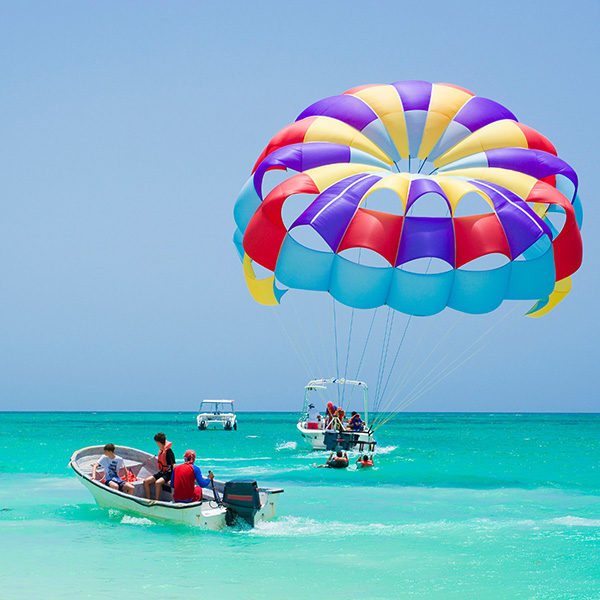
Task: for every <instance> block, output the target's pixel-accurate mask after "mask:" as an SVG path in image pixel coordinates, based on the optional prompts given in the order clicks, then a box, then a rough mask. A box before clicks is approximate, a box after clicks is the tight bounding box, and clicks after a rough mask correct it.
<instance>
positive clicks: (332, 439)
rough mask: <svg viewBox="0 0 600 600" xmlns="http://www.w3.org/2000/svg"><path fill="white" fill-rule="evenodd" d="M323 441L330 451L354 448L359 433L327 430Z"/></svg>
mask: <svg viewBox="0 0 600 600" xmlns="http://www.w3.org/2000/svg"><path fill="white" fill-rule="evenodd" d="M323 441H324V444H325V448H326V449H327V450H329V451H330V452H335V451H336V450H352V448H354V446H355V445H356V444H357V443H358V434H357V433H354V432H352V431H335V430H327V431H326V432H325V439H324V440H323Z"/></svg>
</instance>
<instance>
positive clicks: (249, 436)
mask: <svg viewBox="0 0 600 600" xmlns="http://www.w3.org/2000/svg"><path fill="white" fill-rule="evenodd" d="M246 437H247V438H257V437H259V436H258V435H247V436H246Z"/></svg>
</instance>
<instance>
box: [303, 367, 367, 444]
mask: <svg viewBox="0 0 600 600" xmlns="http://www.w3.org/2000/svg"><path fill="white" fill-rule="evenodd" d="M348 388H349V389H350V392H349V393H348V394H346V390H347V389H348ZM358 389H361V390H362V398H354V392H355V391H356V390H358ZM317 397H320V402H321V404H322V405H323V407H324V410H323V412H324V413H325V414H324V415H321V414H320V412H319V410H318V409H317V408H316V405H315V404H313V402H312V400H313V398H315V402H319V400H316V398H317ZM336 398H337V400H336V402H337V403H338V405H337V406H336V405H335V404H334V402H333V400H335V399H336ZM361 400H362V410H363V413H362V415H361V414H360V413H358V411H354V412H355V413H356V414H357V415H358V418H356V419H354V420H351V419H349V420H348V421H346V419H345V416H348V413H349V412H350V408H352V407H353V406H355V405H356V406H358V404H360V403H361ZM340 409H341V410H340ZM297 428H298V431H299V432H300V434H301V435H302V437H303V438H304V440H305V442H307V443H308V445H309V446H310V447H311V448H312V449H313V450H331V451H333V450H338V449H344V450H358V451H359V452H364V451H365V450H366V451H369V452H372V451H373V450H374V448H375V444H376V443H377V442H376V441H375V439H374V437H373V432H372V431H371V428H370V426H369V406H368V387H367V384H366V383H364V382H363V381H353V380H350V379H337V378H330V379H313V380H312V381H309V382H308V384H307V385H306V386H305V388H304V406H303V407H302V414H301V416H300V419H299V421H298V424H297Z"/></svg>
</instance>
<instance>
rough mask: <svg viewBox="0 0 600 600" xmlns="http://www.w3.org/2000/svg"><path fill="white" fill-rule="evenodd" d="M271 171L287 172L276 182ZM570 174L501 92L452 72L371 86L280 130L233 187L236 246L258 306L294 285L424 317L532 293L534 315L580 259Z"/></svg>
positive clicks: (484, 307)
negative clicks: (456, 80) (481, 91)
mask: <svg viewBox="0 0 600 600" xmlns="http://www.w3.org/2000/svg"><path fill="white" fill-rule="evenodd" d="M274 171H277V172H282V171H283V172H285V174H286V175H287V178H285V179H284V180H283V181H282V182H281V183H279V184H278V185H276V186H275V187H274V188H273V189H272V190H269V189H267V188H266V187H265V181H266V178H267V176H268V174H269V173H271V172H274ZM577 185H578V181H577V175H576V173H575V171H574V170H573V169H572V168H571V167H570V166H569V165H568V164H567V163H566V162H565V161H564V160H562V159H560V158H559V157H558V155H557V152H556V149H555V148H554V146H553V145H552V144H551V142H550V141H549V140H548V139H546V138H545V137H544V136H543V135H541V134H540V133H538V132H537V131H534V130H533V129H531V128H530V127H528V126H526V125H524V124H522V123H519V122H518V120H517V118H516V117H515V116H514V115H513V114H512V113H511V112H510V111H509V110H508V109H506V108H505V107H503V106H502V105H500V104H498V103H497V102H494V101H493V100H489V99H486V98H481V97H478V96H475V95H474V94H473V93H471V92H469V91H468V90H465V89H463V88H459V87H457V86H453V85H449V84H444V83H433V84H432V83H428V82H425V81H401V82H398V83H394V84H391V85H366V86H361V87H357V88H353V89H351V90H348V91H347V92H345V93H344V94H341V95H338V96H333V97H330V98H325V99H323V100H320V101H318V102H315V103H314V104H312V105H311V106H309V107H308V108H307V109H306V110H304V111H303V112H302V113H301V114H300V115H299V116H298V118H297V119H296V121H295V122H294V123H292V124H291V125H288V126H287V127H285V128H283V129H282V130H281V131H280V132H278V133H277V134H276V135H275V136H274V137H273V138H272V139H271V141H270V142H269V143H268V144H267V147H266V148H265V150H264V151H263V152H262V154H261V155H260V157H259V158H258V160H257V162H256V165H255V167H254V170H253V173H252V175H251V177H250V179H249V180H248V182H247V183H246V185H245V186H244V187H243V189H242V191H241V192H240V194H239V196H238V199H237V202H236V205H235V209H234V216H235V221H236V224H237V230H236V233H235V236H234V241H235V243H236V245H237V247H238V251H239V253H240V256H241V258H242V259H243V263H244V273H245V277H246V282H247V284H248V288H249V289H250V291H251V293H252V295H253V297H254V298H255V299H256V300H257V301H258V302H260V303H262V304H278V303H279V302H280V300H281V297H282V295H283V294H284V293H285V291H286V288H292V289H302V290H315V291H322V292H326V293H329V294H330V295H331V296H333V298H334V299H335V300H338V301H339V302H341V303H342V304H345V305H347V306H350V307H353V308H376V307H378V306H383V305H387V306H389V307H390V308H392V309H395V310H397V311H400V312H403V313H406V314H409V315H417V316H428V315H433V314H436V313H438V312H440V311H442V310H443V309H444V308H445V307H450V308H453V309H455V310H458V311H461V312H465V313H476V314H478V313H486V312H490V311H493V310H495V309H496V308H498V307H499V306H500V305H501V304H502V302H503V301H504V300H534V301H537V302H536V304H535V305H534V307H533V308H532V310H531V311H530V312H529V313H528V314H530V315H532V316H541V315H542V314H546V313H547V312H549V311H550V310H551V309H552V308H553V307H554V306H555V305H556V304H557V303H558V302H559V301H560V300H562V298H564V296H565V295H566V293H568V291H569V290H570V288H571V280H570V276H571V275H572V274H573V273H574V272H575V271H576V270H577V269H578V268H579V266H580V264H581V261H582V241H581V235H580V228H581V221H582V213H581V204H580V201H579V197H578V195H577ZM382 194H386V196H385V197H386V198H389V197H390V196H391V197H392V198H393V199H394V200H393V202H392V205H391V209H389V208H388V209H387V210H382V209H381V208H380V206H379V204H380V201H379V198H381V197H382ZM467 199H469V200H467ZM473 203H474V204H475V206H477V210H475V211H473V210H472V208H471V212H470V213H468V214H465V211H464V210H462V208H463V205H465V206H466V205H467V204H469V207H472V205H473ZM290 205H292V206H295V207H297V206H301V208H300V210H298V209H297V208H296V213H295V214H294V217H293V218H292V219H290V218H289V217H288V216H287V215H288V213H287V212H286V211H287V207H288V206H290ZM432 206H435V210H432V208H431V207H432ZM467 212H468V211H467ZM556 216H560V217H561V218H560V219H558V221H557V220H556V219H553V217H556ZM307 231H308V232H310V236H307V235H306V232H307ZM369 256H370V257H371V258H373V257H375V258H377V260H376V261H375V262H373V260H371V261H368V260H366V257H369ZM491 256H494V257H496V260H495V261H490V262H488V263H486V262H485V260H483V259H485V258H486V257H488V258H489V257H491ZM423 261H425V264H426V265H427V266H426V268H423V267H422V265H423V264H424V262H423ZM432 264H433V267H432ZM255 265H260V267H261V268H262V270H264V269H266V270H267V271H268V272H269V274H268V276H267V277H264V278H259V277H257V275H256V271H255V269H254V266H255ZM419 265H421V267H419Z"/></svg>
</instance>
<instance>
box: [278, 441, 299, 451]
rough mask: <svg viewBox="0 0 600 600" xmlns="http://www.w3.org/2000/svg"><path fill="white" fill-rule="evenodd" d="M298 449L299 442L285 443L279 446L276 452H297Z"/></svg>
mask: <svg viewBox="0 0 600 600" xmlns="http://www.w3.org/2000/svg"><path fill="white" fill-rule="evenodd" d="M297 447H298V442H283V443H282V444H277V446H276V448H275V450H277V451H278V452H279V451H280V450H295V449H296V448H297Z"/></svg>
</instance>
